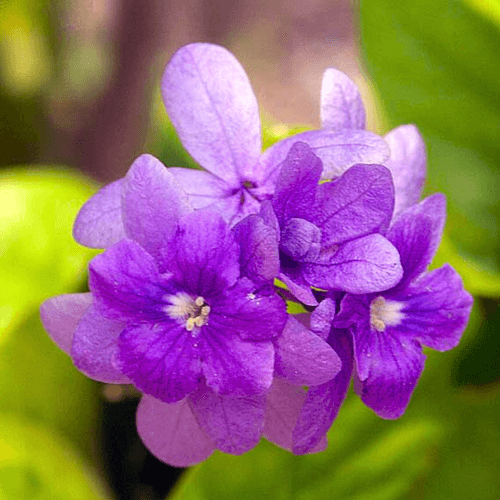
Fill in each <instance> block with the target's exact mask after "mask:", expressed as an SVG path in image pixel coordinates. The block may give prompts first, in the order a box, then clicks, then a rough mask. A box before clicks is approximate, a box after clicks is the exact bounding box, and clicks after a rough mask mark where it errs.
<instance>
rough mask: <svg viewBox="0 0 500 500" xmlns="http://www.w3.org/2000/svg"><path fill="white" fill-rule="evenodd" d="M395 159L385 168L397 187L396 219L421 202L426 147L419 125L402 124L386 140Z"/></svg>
mask: <svg viewBox="0 0 500 500" xmlns="http://www.w3.org/2000/svg"><path fill="white" fill-rule="evenodd" d="M384 139H385V141H386V142H387V144H388V146H389V148H390V150H391V156H390V158H389V159H388V160H386V162H385V163H384V165H385V166H386V167H387V168H388V169H389V170H390V171H391V174H392V177H393V179H394V185H395V187H396V199H395V207H394V217H397V216H398V215H399V214H400V213H401V212H402V211H403V210H405V209H406V208H409V207H411V206H412V205H415V204H416V203H418V200H419V199H420V196H421V194H422V189H423V186H424V181H425V176H426V173H427V172H426V164H427V156H426V152H425V144H424V141H423V139H422V136H421V135H420V132H419V131H418V129H417V127H415V125H401V126H400V127H397V128H395V129H393V130H391V131H390V132H389V133H388V134H386V135H385V137H384Z"/></svg>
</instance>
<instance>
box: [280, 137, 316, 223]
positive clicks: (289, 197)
mask: <svg viewBox="0 0 500 500" xmlns="http://www.w3.org/2000/svg"><path fill="white" fill-rule="evenodd" d="M290 146H291V147H290ZM280 163H282V165H281V170H280V173H279V176H278V180H277V183H276V189H275V191H274V195H273V201H272V203H273V208H274V211H275V213H276V217H277V218H278V221H279V222H280V225H281V224H283V222H284V221H287V220H288V219H291V218H297V217H298V218H301V219H306V220H307V219H309V218H310V216H311V215H312V214H313V213H314V212H313V207H314V203H315V200H316V190H317V188H318V182H319V179H320V176H321V169H322V165H321V161H320V159H319V158H318V157H317V156H316V155H315V154H314V153H313V151H312V150H311V148H310V147H309V146H308V145H307V144H305V143H304V142H296V141H293V142H290V144H289V149H288V150H287V152H286V157H285V158H283V160H282V161H281V162H280Z"/></svg>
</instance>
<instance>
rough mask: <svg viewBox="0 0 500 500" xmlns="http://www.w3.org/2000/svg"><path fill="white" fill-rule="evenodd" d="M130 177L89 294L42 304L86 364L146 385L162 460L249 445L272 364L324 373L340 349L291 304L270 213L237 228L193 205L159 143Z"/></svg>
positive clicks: (260, 418) (147, 421)
mask: <svg viewBox="0 0 500 500" xmlns="http://www.w3.org/2000/svg"><path fill="white" fill-rule="evenodd" d="M121 190H122V206H121V210H122V222H123V228H124V231H125V237H124V238H123V239H122V240H121V241H119V242H118V243H115V244H113V245H111V246H110V247H109V248H108V249H107V250H106V251H105V252H104V253H103V254H101V255H98V256H97V257H95V258H94V259H93V260H92V261H91V262H90V265H89V287H90V293H89V294H75V295H63V296H59V297H54V298H53V299H49V300H48V301H46V302H45V303H44V304H43V305H42V308H41V316H42V320H43V323H44V326H45V328H46V329H47V331H48V332H49V334H50V335H51V336H52V338H53V339H54V341H55V342H56V343H57V344H58V345H59V346H60V347H61V348H62V349H63V350H64V351H65V352H67V353H68V354H70V355H71V357H72V359H73V362H74V363H75V365H76V367H77V368H79V369H80V370H81V371H82V372H83V373H85V374H86V375H88V376H89V377H91V378H93V379H95V380H99V381H103V382H108V383H133V384H134V385H135V386H136V387H137V388H138V389H139V390H141V391H142V392H143V393H144V397H143V399H142V401H141V403H140V406H139V410H138V414H137V425H138V430H139V433H140V435H141V437H142V439H143V441H144V442H145V444H146V446H148V448H149V449H150V450H151V451H152V452H153V453H155V454H156V455H157V456H158V457H159V458H160V459H162V460H164V461H166V462H168V463H171V464H173V465H179V466H185V465H190V464H193V463H196V462H198V461H200V460H203V459H204V458H206V457H207V456H208V455H209V454H210V453H211V452H212V450H213V449H214V448H218V449H220V450H223V451H226V452H228V453H233V454H240V453H243V452H245V451H248V450H249V449H250V448H252V447H253V446H255V445H256V444H257V442H258V440H259V439H260V436H261V434H262V432H263V427H264V415H265V408H266V393H267V392H268V390H269V389H270V387H271V383H272V381H273V377H274V376H279V377H281V378H284V379H286V380H288V381H289V382H291V383H293V384H298V385H304V384H308V385H317V384H322V383H324V382H326V381H327V380H329V379H331V378H332V377H334V376H335V375H336V374H337V373H338V372H339V371H340V361H339V358H338V356H337V354H336V353H335V352H334V351H333V350H332V349H331V347H329V346H328V344H327V343H326V342H324V341H323V340H322V339H320V338H319V337H317V336H316V335H314V334H313V333H312V332H311V331H309V330H308V329H306V328H304V327H302V326H301V325H300V324H297V322H296V320H295V319H294V318H289V317H288V316H287V314H286V310H285V303H284V301H283V300H282V299H281V298H280V297H279V296H278V295H277V294H276V293H275V292H274V289H273V287H272V281H271V280H272V279H273V278H274V276H276V274H277V272H278V268H279V263H278V260H277V259H278V251H277V247H276V242H275V243H274V245H275V248H274V249H273V240H272V239H269V238H268V233H267V232H266V230H265V228H264V230H263V227H262V226H261V224H260V223H259V221H260V218H258V217H257V216H255V217H254V218H250V219H249V220H248V221H245V220H244V221H242V222H241V225H239V226H238V227H237V228H235V229H234V230H231V229H230V228H229V226H228V225H227V223H226V222H225V221H224V220H223V218H222V217H221V215H220V214H218V213H217V212H213V211H209V210H200V211H196V212H194V211H193V209H192V207H191V206H190V205H189V203H188V200H187V197H186V195H185V194H184V193H183V191H182V189H181V188H180V186H179V185H178V183H177V181H176V179H175V178H174V176H173V175H172V174H171V173H170V172H169V171H168V170H167V169H165V168H164V167H163V165H162V164H161V163H160V162H159V161H158V160H156V159H155V158H153V157H151V156H149V155H144V156H141V157H140V158H138V159H137V160H136V161H135V162H134V164H133V165H132V167H131V168H130V170H129V172H128V174H127V175H126V177H125V178H124V180H123V183H122V186H121ZM238 228H239V229H238ZM242 228H245V231H242Z"/></svg>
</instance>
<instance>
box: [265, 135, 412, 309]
mask: <svg viewBox="0 0 500 500" xmlns="http://www.w3.org/2000/svg"><path fill="white" fill-rule="evenodd" d="M322 168H323V167H322V163H321V160H320V159H319V158H318V157H317V156H316V155H315V154H314V153H313V151H312V149H311V148H310V147H309V146H308V145H307V144H305V143H300V142H299V143H295V144H294V145H293V146H292V148H291V150H290V153H289V154H288V156H287V158H286V160H285V161H284V162H283V164H282V167H281V170H280V173H279V176H278V179H277V183H276V191H275V193H274V196H273V199H272V208H273V209H274V213H275V219H276V220H275V221H272V220H271V219H272V216H270V215H269V212H270V209H269V207H268V206H267V205H266V204H264V205H263V211H262V214H263V216H264V217H265V218H267V220H268V221H269V224H270V226H274V227H275V228H278V227H279V229H276V230H279V248H280V255H281V274H280V279H282V280H283V281H284V282H285V283H286V285H287V286H288V287H289V289H290V291H291V292H292V293H293V294H295V296H296V297H297V298H298V299H299V300H301V301H302V302H304V303H306V304H309V305H315V304H317V302H316V299H315V298H314V296H313V294H312V292H311V290H310V286H315V287H318V288H323V289H326V290H342V291H347V292H351V293H366V292H375V291H381V290H386V289H387V288H390V287H391V286H394V285H395V284H396V283H397V282H398V281H399V280H400V279H401V276H402V268H401V265H400V263H399V255H398V252H397V250H396V248H395V247H394V246H393V245H392V244H391V243H390V242H389V241H388V240H387V239H386V238H384V237H383V236H382V235H381V234H379V233H383V232H385V231H386V230H387V228H388V226H389V222H390V220H391V217H392V212H393V207H394V186H393V183H392V179H391V174H390V172H389V170H388V169H387V168H386V167H384V166H382V165H354V166H353V167H351V168H350V169H348V170H347V171H346V172H345V173H344V174H343V175H342V176H341V177H340V178H338V179H336V180H335V181H332V182H327V183H323V184H320V185H318V182H319V180H320V177H321V172H322ZM266 214H267V215H266Z"/></svg>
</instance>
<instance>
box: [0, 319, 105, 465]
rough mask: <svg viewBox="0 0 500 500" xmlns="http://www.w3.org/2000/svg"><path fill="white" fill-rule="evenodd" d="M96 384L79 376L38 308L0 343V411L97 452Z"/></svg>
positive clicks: (85, 449) (84, 448)
mask: <svg viewBox="0 0 500 500" xmlns="http://www.w3.org/2000/svg"><path fill="white" fill-rule="evenodd" d="M98 390H99V388H98V385H97V384H96V383H95V382H93V381H92V380H90V379H88V378H87V377H85V376H84V375H82V374H81V373H80V372H79V371H78V370H77V369H76V368H75V367H74V366H73V363H72V362H71V359H70V358H69V356H67V355H66V354H64V353H63V352H62V351H60V350H59V348H58V347H57V346H56V345H55V344H54V343H53V342H52V340H51V339H50V338H49V336H48V335H47V333H46V332H45V331H44V329H43V327H42V325H41V323H40V319H39V317H38V311H37V310H35V311H34V312H33V313H32V314H31V315H30V317H28V318H27V319H26V320H25V321H23V322H22V323H21V324H20V325H18V326H17V328H14V329H9V330H7V331H6V332H4V338H3V339H2V340H1V342H0V414H16V415H25V416H28V417H29V418H31V419H33V420H34V421H37V422H43V423H44V425H47V426H49V427H51V428H55V429H57V430H58V432H59V433H60V434H62V435H63V436H65V437H66V438H69V439H71V440H72V441H73V442H75V443H76V444H78V445H79V446H80V449H81V450H83V451H84V453H85V454H86V455H87V456H89V457H90V456H92V455H93V453H94V452H95V447H96V442H95V441H94V440H93V439H92V436H94V435H95V434H96V430H97V422H98V412H99V411H98V410H99V409H98Z"/></svg>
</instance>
